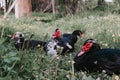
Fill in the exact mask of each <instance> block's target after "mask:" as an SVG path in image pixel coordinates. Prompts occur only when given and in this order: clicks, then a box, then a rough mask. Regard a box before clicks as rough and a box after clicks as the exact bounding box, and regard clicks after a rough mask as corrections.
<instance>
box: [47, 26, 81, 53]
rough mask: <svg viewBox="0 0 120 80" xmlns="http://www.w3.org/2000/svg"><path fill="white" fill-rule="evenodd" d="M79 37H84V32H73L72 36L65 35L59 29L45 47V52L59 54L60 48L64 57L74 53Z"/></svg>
mask: <svg viewBox="0 0 120 80" xmlns="http://www.w3.org/2000/svg"><path fill="white" fill-rule="evenodd" d="M77 36H80V37H81V36H82V32H81V31H80V30H75V31H73V33H72V34H67V33H65V34H63V35H62V33H61V31H60V30H59V29H58V28H57V29H56V30H55V31H54V33H53V35H52V39H51V40H50V41H48V42H47V44H46V46H45V50H46V51H47V53H48V54H52V55H53V54H55V55H56V54H59V52H58V48H62V52H61V54H62V55H64V54H65V53H67V52H72V51H73V50H74V44H75V43H76V42H77V39H78V38H77Z"/></svg>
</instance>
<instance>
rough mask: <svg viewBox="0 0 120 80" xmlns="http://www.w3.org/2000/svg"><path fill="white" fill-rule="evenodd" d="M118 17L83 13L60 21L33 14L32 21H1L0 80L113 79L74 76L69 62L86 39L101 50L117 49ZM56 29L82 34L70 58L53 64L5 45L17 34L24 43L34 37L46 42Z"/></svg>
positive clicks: (39, 52) (34, 53) (39, 53)
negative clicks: (94, 42)
mask: <svg viewBox="0 0 120 80" xmlns="http://www.w3.org/2000/svg"><path fill="white" fill-rule="evenodd" d="M119 17H120V15H116V14H107V13H103V12H96V13H94V12H86V13H82V14H78V15H74V16H73V15H72V16H62V17H58V15H52V14H50V13H45V14H40V13H33V17H31V18H26V17H24V18H21V19H15V18H14V16H13V15H10V16H9V18H8V19H6V20H0V36H1V34H2V33H3V34H4V35H3V36H1V37H2V38H1V39H0V63H1V64H0V72H1V73H0V79H1V80H6V79H9V80H10V79H11V80H29V79H30V80H33V79H35V80H53V79H55V80H66V76H69V77H70V80H80V79H84V80H94V79H96V78H97V77H98V76H99V77H100V78H101V79H103V80H108V79H109V80H111V79H112V77H109V76H106V75H104V74H87V73H85V72H79V73H75V74H73V69H72V60H73V57H74V55H75V54H76V52H78V51H79V50H80V48H81V46H82V44H83V43H84V41H85V40H86V39H88V38H93V39H95V40H97V42H98V43H100V45H101V47H102V48H120V45H119V44H120V18H119ZM56 28H60V29H61V31H62V32H63V33H65V32H72V31H73V30H76V29H80V30H81V31H83V32H84V35H83V37H82V38H81V39H79V40H78V42H77V43H76V45H75V52H73V53H71V54H72V55H69V54H67V55H66V56H59V59H55V60H52V59H51V57H49V56H47V55H46V53H45V52H44V51H43V50H42V49H36V50H33V51H17V50H16V49H15V48H14V46H13V44H12V42H10V43H9V42H8V43H4V41H5V40H6V36H7V35H9V34H13V33H14V32H16V31H21V32H23V33H25V36H26V38H27V39H28V37H29V36H30V35H31V34H32V33H33V34H35V36H34V37H33V38H34V39H38V40H46V41H47V40H48V39H50V36H51V35H52V33H53V31H54V30H55V29H56ZM2 29H4V30H3V31H2ZM46 36H47V38H46ZM103 75H104V76H103Z"/></svg>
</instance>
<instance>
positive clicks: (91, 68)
mask: <svg viewBox="0 0 120 80" xmlns="http://www.w3.org/2000/svg"><path fill="white" fill-rule="evenodd" d="M74 61H75V63H74V68H75V70H76V71H87V72H90V73H91V72H100V73H101V72H102V71H105V72H106V74H108V75H110V76H111V75H113V74H120V49H110V48H106V49H100V46H99V44H98V43H96V41H94V40H92V39H89V40H87V41H86V42H85V43H84V45H83V46H82V49H81V51H80V52H79V53H77V55H76V56H75V57H74Z"/></svg>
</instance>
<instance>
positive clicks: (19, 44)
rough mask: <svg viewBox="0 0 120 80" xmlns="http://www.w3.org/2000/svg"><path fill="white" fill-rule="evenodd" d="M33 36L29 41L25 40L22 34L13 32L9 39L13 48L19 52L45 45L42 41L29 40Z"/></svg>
mask: <svg viewBox="0 0 120 80" xmlns="http://www.w3.org/2000/svg"><path fill="white" fill-rule="evenodd" d="M33 36H34V35H33V34H32V35H31V36H30V39H28V40H26V39H25V35H24V34H23V33H22V32H15V33H14V34H13V36H12V38H11V39H13V40H14V41H15V42H14V46H15V48H16V49H17V50H18V51H19V50H25V49H34V48H36V47H42V46H44V45H45V44H46V42H44V41H40V40H34V39H31V38H32V37H33Z"/></svg>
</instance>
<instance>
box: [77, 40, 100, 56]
mask: <svg viewBox="0 0 120 80" xmlns="http://www.w3.org/2000/svg"><path fill="white" fill-rule="evenodd" d="M98 50H100V45H99V44H98V43H97V42H96V41H95V40H93V39H87V40H86V41H85V43H84V44H83V46H82V49H81V51H80V52H79V53H78V56H81V55H83V54H84V53H92V52H95V51H98Z"/></svg>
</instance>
